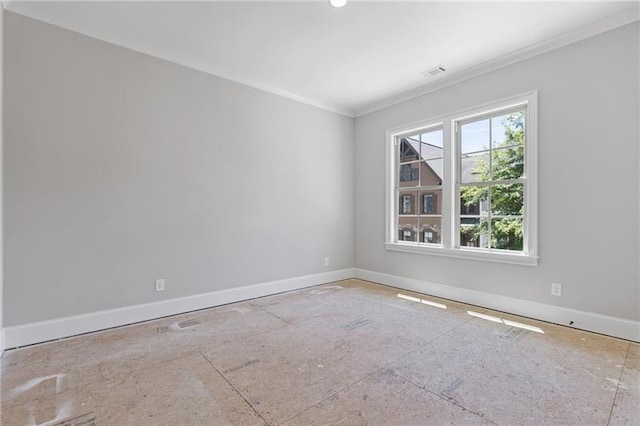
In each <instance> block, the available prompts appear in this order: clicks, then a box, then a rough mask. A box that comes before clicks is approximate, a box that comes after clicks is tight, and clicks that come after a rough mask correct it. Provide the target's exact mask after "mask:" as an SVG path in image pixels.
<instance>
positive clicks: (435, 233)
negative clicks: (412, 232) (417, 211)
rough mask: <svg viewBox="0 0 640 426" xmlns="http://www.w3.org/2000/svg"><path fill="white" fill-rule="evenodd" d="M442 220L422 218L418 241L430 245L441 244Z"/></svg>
mask: <svg viewBox="0 0 640 426" xmlns="http://www.w3.org/2000/svg"><path fill="white" fill-rule="evenodd" d="M441 223H442V219H441V218H439V217H421V218H420V231H419V235H418V241H420V242H421V243H428V244H441V237H442V226H441Z"/></svg>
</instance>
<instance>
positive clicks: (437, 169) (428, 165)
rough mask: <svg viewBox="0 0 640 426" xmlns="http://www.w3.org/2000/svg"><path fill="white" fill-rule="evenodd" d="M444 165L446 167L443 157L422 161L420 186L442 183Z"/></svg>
mask: <svg viewBox="0 0 640 426" xmlns="http://www.w3.org/2000/svg"><path fill="white" fill-rule="evenodd" d="M443 167H444V160H443V159H442V158H437V159H435V160H428V161H423V162H421V163H420V186H427V185H442V168H443Z"/></svg>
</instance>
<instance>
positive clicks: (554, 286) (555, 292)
mask: <svg viewBox="0 0 640 426" xmlns="http://www.w3.org/2000/svg"><path fill="white" fill-rule="evenodd" d="M551 295H552V296H562V284H560V283H551Z"/></svg>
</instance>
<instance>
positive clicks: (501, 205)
mask: <svg viewBox="0 0 640 426" xmlns="http://www.w3.org/2000/svg"><path fill="white" fill-rule="evenodd" d="M523 214H524V185H523V184H521V183H512V184H509V185H493V186H492V187H491V216H521V215H523Z"/></svg>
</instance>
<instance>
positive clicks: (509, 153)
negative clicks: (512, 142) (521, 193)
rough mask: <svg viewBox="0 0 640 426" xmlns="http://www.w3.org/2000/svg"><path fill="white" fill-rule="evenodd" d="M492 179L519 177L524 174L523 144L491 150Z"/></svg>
mask: <svg viewBox="0 0 640 426" xmlns="http://www.w3.org/2000/svg"><path fill="white" fill-rule="evenodd" d="M491 171H492V180H508V179H521V178H522V177H523V176H524V146H523V145H521V146H516V147H512V148H502V149H496V150H494V151H491Z"/></svg>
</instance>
